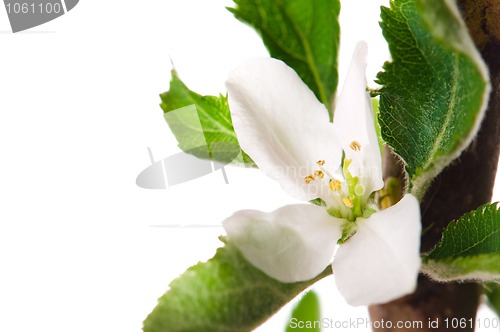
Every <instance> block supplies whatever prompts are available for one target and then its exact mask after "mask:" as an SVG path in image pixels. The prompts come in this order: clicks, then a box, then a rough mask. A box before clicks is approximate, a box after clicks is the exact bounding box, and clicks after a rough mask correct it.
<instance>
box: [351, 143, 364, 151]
mask: <svg viewBox="0 0 500 332" xmlns="http://www.w3.org/2000/svg"><path fill="white" fill-rule="evenodd" d="M349 147H350V148H351V149H353V150H354V151H356V152H359V151H361V144H360V143H359V142H358V141H352V142H351V144H350V145H349Z"/></svg>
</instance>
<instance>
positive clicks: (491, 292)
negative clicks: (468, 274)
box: [484, 283, 500, 316]
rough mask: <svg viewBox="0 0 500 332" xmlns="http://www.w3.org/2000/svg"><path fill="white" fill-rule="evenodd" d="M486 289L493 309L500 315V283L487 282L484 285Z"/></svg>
mask: <svg viewBox="0 0 500 332" xmlns="http://www.w3.org/2000/svg"><path fill="white" fill-rule="evenodd" d="M484 290H485V294H486V297H487V298H488V304H489V305H490V307H491V309H493V310H494V311H495V312H496V313H497V315H498V316H500V284H496V283H487V284H485V285H484Z"/></svg>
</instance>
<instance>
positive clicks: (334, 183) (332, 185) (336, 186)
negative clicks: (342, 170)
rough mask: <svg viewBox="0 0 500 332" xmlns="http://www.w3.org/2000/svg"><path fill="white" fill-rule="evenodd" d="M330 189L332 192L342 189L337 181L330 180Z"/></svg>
mask: <svg viewBox="0 0 500 332" xmlns="http://www.w3.org/2000/svg"><path fill="white" fill-rule="evenodd" d="M330 189H331V190H333V191H339V190H340V189H342V183H341V182H340V181H339V180H335V179H334V180H330Z"/></svg>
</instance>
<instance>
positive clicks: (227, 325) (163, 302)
mask: <svg viewBox="0 0 500 332" xmlns="http://www.w3.org/2000/svg"><path fill="white" fill-rule="evenodd" d="M330 274H332V271H331V268H328V269H326V270H325V271H324V272H323V273H321V274H320V275H319V276H318V277H316V278H315V279H313V280H310V281H306V282H299V283H287V284H284V283H280V282H279V281H276V280H274V279H272V278H270V277H268V276H267V275H266V274H264V273H263V272H261V271H260V270H258V269H257V268H255V267H253V265H251V264H250V263H248V262H247V261H246V260H245V259H244V258H243V256H242V255H241V254H240V252H239V251H238V249H236V247H234V246H233V245H232V244H231V243H226V245H225V247H223V248H219V249H218V250H217V253H216V255H215V256H214V257H213V258H212V259H210V260H209V261H208V262H206V263H198V264H197V265H195V266H193V267H191V268H189V269H188V270H187V271H186V272H185V273H184V274H183V275H181V276H180V277H179V278H177V279H175V280H174V281H172V283H171V284H170V289H169V290H168V291H167V292H166V293H165V294H164V295H163V296H162V297H161V298H160V299H159V300H158V305H157V306H156V308H155V309H154V310H153V312H152V313H151V314H150V315H149V316H148V317H147V318H146V320H145V321H144V332H167V331H168V332H177V331H179V332H180V331H182V332H187V331H193V332H197V331H206V332H210V331H214V332H216V331H217V332H223V331H228V332H239V331H251V330H252V329H254V328H255V327H257V326H258V325H260V324H262V323H263V322H264V321H265V320H266V319H268V318H269V317H270V316H272V315H273V314H274V313H275V312H276V311H277V310H278V309H280V308H281V307H282V306H283V305H285V304H286V303H287V302H289V301H290V300H292V299H293V298H294V297H295V296H297V295H298V294H299V293H301V292H302V291H304V290H305V289H306V288H307V287H309V286H310V285H312V284H313V283H315V282H316V281H318V280H319V279H321V278H323V277H325V276H327V275H330Z"/></svg>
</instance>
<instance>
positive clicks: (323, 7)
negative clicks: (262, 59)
mask: <svg viewBox="0 0 500 332" xmlns="http://www.w3.org/2000/svg"><path fill="white" fill-rule="evenodd" d="M234 2H235V4H236V7H235V8H228V9H229V10H230V11H231V12H232V13H233V14H234V15H235V16H236V18H238V19H239V20H241V21H243V22H245V23H248V24H249V25H251V26H252V27H253V28H255V30H257V32H258V33H259V34H260V35H261V37H262V40H263V41H264V44H265V45H266V47H267V49H268V50H269V53H270V54H271V56H272V57H273V58H277V59H280V60H283V61H284V62H286V63H287V64H288V65H289V66H290V67H292V68H293V69H294V70H295V71H296V72H297V73H298V74H299V76H300V77H301V78H302V80H303V81H304V82H305V83H306V84H307V86H309V88H310V89H311V90H312V91H313V92H314V93H315V94H316V97H317V98H318V99H319V100H320V101H321V102H322V103H323V104H324V105H325V106H326V108H327V109H328V110H329V112H330V117H331V116H332V109H331V108H332V102H333V98H334V96H335V91H336V89H337V84H338V70H337V55H338V48H339V40H340V27H339V23H338V16H339V12H340V2H339V0H314V1H311V0H308V1H303V0H273V1H260V0H234Z"/></svg>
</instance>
